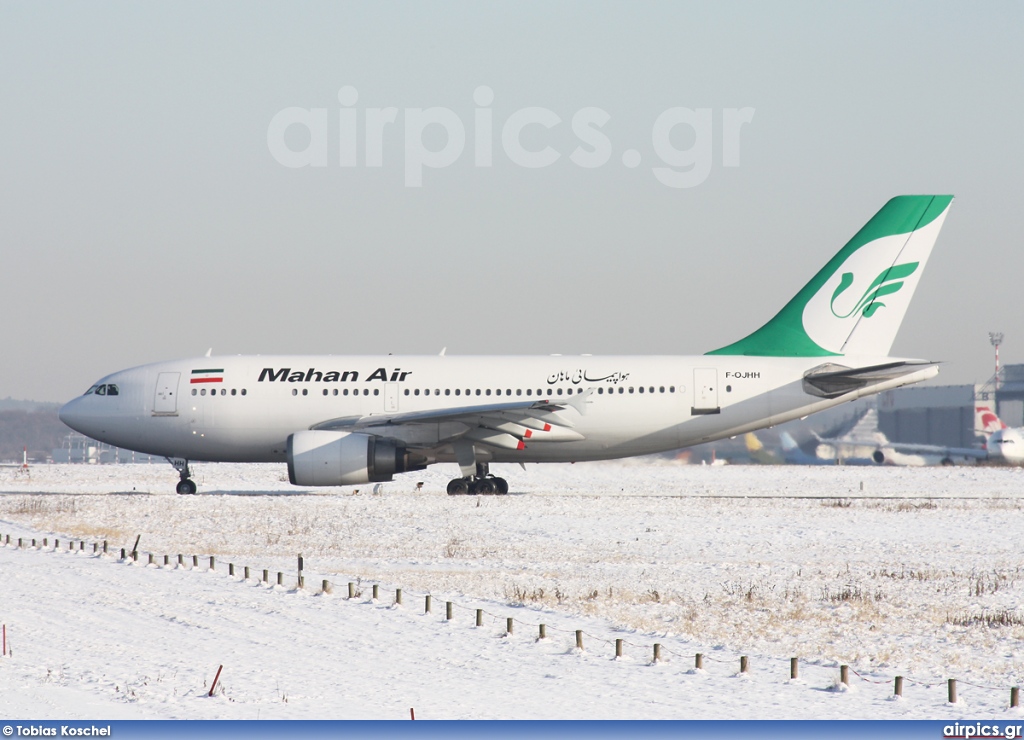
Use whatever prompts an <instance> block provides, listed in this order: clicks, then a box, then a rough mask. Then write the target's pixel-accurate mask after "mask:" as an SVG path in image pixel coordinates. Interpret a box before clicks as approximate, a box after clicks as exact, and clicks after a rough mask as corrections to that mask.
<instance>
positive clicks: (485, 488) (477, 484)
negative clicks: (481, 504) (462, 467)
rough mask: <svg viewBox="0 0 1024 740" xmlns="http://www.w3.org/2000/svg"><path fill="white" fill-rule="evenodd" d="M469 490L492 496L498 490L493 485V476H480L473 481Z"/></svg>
mask: <svg viewBox="0 0 1024 740" xmlns="http://www.w3.org/2000/svg"><path fill="white" fill-rule="evenodd" d="M470 491H472V492H473V493H475V494H479V495H481V496H492V495H494V494H495V493H497V492H498V487H497V486H496V485H494V479H493V478H480V479H479V480H476V481H473V485H472V486H470Z"/></svg>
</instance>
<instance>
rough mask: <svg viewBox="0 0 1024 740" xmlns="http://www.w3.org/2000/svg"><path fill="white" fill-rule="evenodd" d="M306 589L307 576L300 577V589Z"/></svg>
mask: <svg viewBox="0 0 1024 740" xmlns="http://www.w3.org/2000/svg"><path fill="white" fill-rule="evenodd" d="M305 587H306V576H299V588H305Z"/></svg>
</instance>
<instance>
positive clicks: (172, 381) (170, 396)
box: [153, 373, 181, 416]
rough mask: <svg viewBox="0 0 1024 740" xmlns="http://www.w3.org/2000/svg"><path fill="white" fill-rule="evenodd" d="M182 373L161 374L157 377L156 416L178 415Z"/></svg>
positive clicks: (154, 410)
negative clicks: (179, 387) (179, 384)
mask: <svg viewBox="0 0 1024 740" xmlns="http://www.w3.org/2000/svg"><path fill="white" fill-rule="evenodd" d="M180 378H181V373H160V374H159V375H157V377H156V395H155V396H154V398H153V415H154V416H177V415H178V380H179V379H180Z"/></svg>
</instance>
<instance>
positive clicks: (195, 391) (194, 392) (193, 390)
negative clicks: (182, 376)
mask: <svg viewBox="0 0 1024 740" xmlns="http://www.w3.org/2000/svg"><path fill="white" fill-rule="evenodd" d="M192 395H193V396H196V395H199V391H197V390H196V389H195V388H193V389H192Z"/></svg>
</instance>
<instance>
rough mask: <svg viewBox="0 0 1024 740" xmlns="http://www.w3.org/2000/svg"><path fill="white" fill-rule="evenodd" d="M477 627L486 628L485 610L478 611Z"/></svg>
mask: <svg viewBox="0 0 1024 740" xmlns="http://www.w3.org/2000/svg"><path fill="white" fill-rule="evenodd" d="M476 626H477V627H483V626H484V610H483V609H477V610H476Z"/></svg>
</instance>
